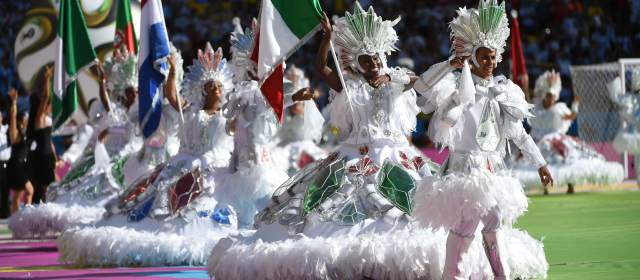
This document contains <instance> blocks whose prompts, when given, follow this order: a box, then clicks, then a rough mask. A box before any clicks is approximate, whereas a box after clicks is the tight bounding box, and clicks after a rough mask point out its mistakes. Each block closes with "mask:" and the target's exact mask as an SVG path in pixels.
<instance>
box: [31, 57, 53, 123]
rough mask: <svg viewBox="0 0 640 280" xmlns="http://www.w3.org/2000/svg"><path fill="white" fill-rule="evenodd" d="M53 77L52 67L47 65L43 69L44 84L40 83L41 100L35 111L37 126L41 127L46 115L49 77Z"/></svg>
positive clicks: (49, 92) (49, 95)
mask: <svg viewBox="0 0 640 280" xmlns="http://www.w3.org/2000/svg"><path fill="white" fill-rule="evenodd" d="M52 77H53V68H52V67H50V66H47V68H45V71H44V84H43V85H42V87H43V88H42V100H40V104H38V111H36V116H35V118H36V125H37V128H42V127H43V126H44V123H45V118H46V117H47V105H49V100H50V99H51V78H52Z"/></svg>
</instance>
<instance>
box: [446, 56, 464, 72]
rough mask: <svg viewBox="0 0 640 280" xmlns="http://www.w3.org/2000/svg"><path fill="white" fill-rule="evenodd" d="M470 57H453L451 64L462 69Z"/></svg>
mask: <svg viewBox="0 0 640 280" xmlns="http://www.w3.org/2000/svg"><path fill="white" fill-rule="evenodd" d="M467 59H469V57H459V56H457V57H455V58H454V59H452V60H451V61H449V65H451V66H453V67H455V68H457V69H461V68H462V67H463V66H464V61H465V60H467Z"/></svg>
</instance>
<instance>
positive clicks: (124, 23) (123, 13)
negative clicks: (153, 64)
mask: <svg viewBox="0 0 640 280" xmlns="http://www.w3.org/2000/svg"><path fill="white" fill-rule="evenodd" d="M117 1H118V6H117V14H116V35H115V38H114V39H113V49H114V51H115V50H117V49H120V48H121V47H122V46H125V47H126V48H127V50H128V51H129V53H131V54H136V53H138V40H137V39H136V38H137V37H136V31H135V30H134V28H133V19H132V17H131V0H117Z"/></svg>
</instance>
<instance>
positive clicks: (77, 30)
mask: <svg viewBox="0 0 640 280" xmlns="http://www.w3.org/2000/svg"><path fill="white" fill-rule="evenodd" d="M57 35H58V36H57V37H56V47H57V54H56V63H55V70H54V71H55V72H54V75H53V76H54V79H53V84H54V86H53V92H54V95H53V99H52V102H53V121H54V123H53V127H54V129H57V128H58V127H60V126H61V125H63V124H64V123H65V122H66V121H67V120H68V119H69V117H70V116H71V115H72V114H73V113H74V112H75V111H76V109H77V108H78V82H77V81H76V79H77V78H78V74H79V73H80V71H82V70H83V69H85V68H87V67H90V66H91V65H93V63H94V62H95V60H96V52H95V51H94V49H93V46H92V45H91V40H89V32H87V24H86V23H85V20H84V16H83V14H82V9H81V8H80V3H79V0H61V1H60V14H59V15H58V34H57Z"/></svg>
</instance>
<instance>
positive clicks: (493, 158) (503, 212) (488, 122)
mask: <svg viewBox="0 0 640 280" xmlns="http://www.w3.org/2000/svg"><path fill="white" fill-rule="evenodd" d="M450 28H451V38H452V40H453V43H452V53H453V55H454V57H452V58H451V59H450V60H449V61H445V62H441V63H438V64H436V65H434V66H432V67H431V68H429V70H427V71H426V72H425V73H424V74H422V75H421V76H420V80H419V81H418V82H417V83H416V85H415V89H416V90H418V92H420V93H421V94H422V95H423V98H424V100H423V102H424V104H423V106H422V109H423V112H425V113H430V112H432V111H435V113H434V116H433V118H432V120H431V124H430V125H429V129H430V135H431V138H432V140H433V141H434V142H436V143H438V144H440V145H442V146H443V147H448V148H449V157H448V159H447V161H446V162H445V163H444V164H443V168H442V174H443V176H442V177H440V178H437V179H435V180H431V181H428V182H426V183H425V184H424V185H423V188H421V189H419V190H418V193H417V194H416V207H415V209H414V211H413V213H414V215H415V216H416V218H417V219H418V221H419V222H420V223H421V224H423V225H426V226H431V227H442V228H444V229H446V230H448V231H449V234H448V237H447V242H446V258H445V264H444V271H443V275H442V279H444V280H449V279H468V278H469V275H470V274H471V273H473V272H474V271H475V270H476V269H478V267H477V265H475V264H472V263H470V262H469V259H468V258H466V259H465V258H463V257H464V256H465V253H467V252H468V251H469V246H470V245H471V244H472V242H473V241H474V240H475V239H476V238H475V234H476V232H477V228H478V225H479V223H480V222H482V224H483V227H482V229H481V232H482V240H483V242H484V247H485V252H486V256H487V259H488V261H489V264H490V266H491V270H492V274H493V275H492V276H493V277H494V279H513V278H538V277H543V278H544V277H546V270H547V263H546V260H544V252H543V251H542V245H541V244H540V243H539V242H538V241H535V240H533V239H531V238H529V237H528V236H526V234H525V233H520V235H521V238H522V239H521V240H520V241H518V242H516V241H515V240H514V239H513V238H512V236H510V235H512V234H513V233H514V232H517V231H515V230H513V229H511V228H510V226H511V225H512V224H513V223H514V221H515V220H516V218H518V217H519V216H520V215H522V214H523V213H524V211H525V210H526V209H527V198H526V196H525V194H524V191H523V189H522V185H521V184H520V182H519V181H518V180H517V179H516V178H513V177H510V175H509V173H507V172H504V171H505V165H504V162H503V158H504V156H505V152H506V147H507V145H506V144H507V141H513V143H514V144H515V145H516V146H518V148H520V150H521V151H522V153H523V154H524V155H525V157H526V158H527V159H528V160H529V161H530V162H531V163H533V164H534V165H535V166H536V168H537V170H538V174H539V177H540V180H541V181H542V184H543V185H548V184H552V183H553V179H552V177H551V174H550V172H549V170H548V168H547V165H546V162H545V160H544V158H543V157H542V155H541V154H540V151H539V150H538V147H537V146H536V145H535V142H534V141H533V139H532V138H531V137H530V136H529V135H528V134H527V133H526V132H525V130H524V127H523V126H522V122H523V120H524V118H525V117H527V116H529V115H530V113H529V109H530V105H529V104H528V103H527V101H526V100H525V97H524V93H523V92H522V90H521V89H520V87H518V86H517V85H516V84H514V83H513V82H512V81H511V80H508V79H507V78H505V77H504V76H494V75H493V72H494V70H495V67H496V65H497V64H498V63H499V62H500V61H502V53H503V51H504V47H505V45H506V40H507V38H508V37H509V27H508V20H507V15H506V13H505V7H504V2H503V3H501V4H500V5H498V3H497V1H496V0H480V1H479V6H478V9H466V8H462V9H460V10H458V16H457V17H456V18H455V19H454V20H453V21H452V22H451V24H450ZM467 59H468V60H470V61H471V62H472V67H471V69H470V68H469V64H468V63H467ZM454 67H455V68H462V71H461V73H452V71H453V70H454ZM503 224H504V225H505V226H503ZM523 235H524V236H523ZM499 236H501V239H502V241H500V242H499V240H498V239H499ZM517 246H523V247H522V248H519V249H517V250H514V249H515V248H514V247H517ZM514 262H515V263H520V264H524V265H522V266H519V265H514ZM509 270H511V271H509Z"/></svg>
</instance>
